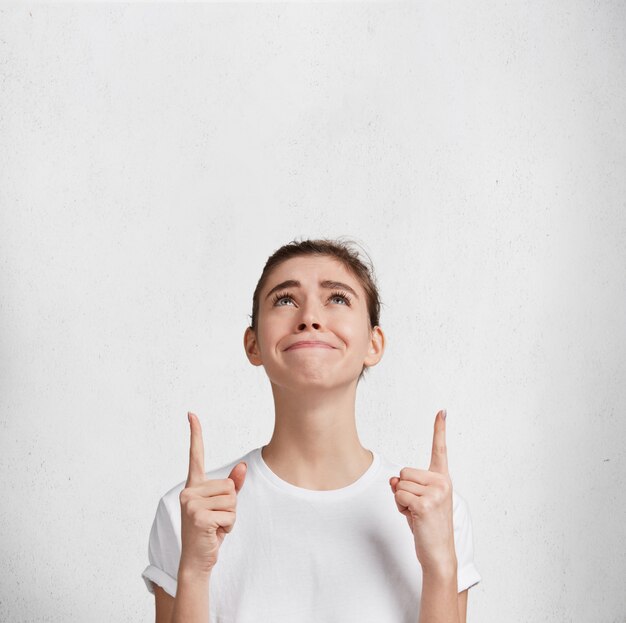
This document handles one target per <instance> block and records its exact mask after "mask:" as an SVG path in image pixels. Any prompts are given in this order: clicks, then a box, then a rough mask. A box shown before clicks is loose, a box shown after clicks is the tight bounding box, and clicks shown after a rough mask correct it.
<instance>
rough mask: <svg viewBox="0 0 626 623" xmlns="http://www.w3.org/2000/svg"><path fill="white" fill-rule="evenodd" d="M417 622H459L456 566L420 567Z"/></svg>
mask: <svg viewBox="0 0 626 623" xmlns="http://www.w3.org/2000/svg"><path fill="white" fill-rule="evenodd" d="M419 623H460V622H459V597H458V593H457V574H456V567H455V568H454V569H452V568H450V569H447V570H443V569H442V570H437V571H426V570H424V569H422V598H421V605H420V616H419Z"/></svg>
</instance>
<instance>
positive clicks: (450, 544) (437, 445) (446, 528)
mask: <svg viewBox="0 0 626 623" xmlns="http://www.w3.org/2000/svg"><path fill="white" fill-rule="evenodd" d="M444 413H445V411H439V412H438V413H437V415H436V416H435V431H434V434H433V448H432V454H431V460H430V467H429V468H428V470H424V469H414V468H412V467H404V468H403V469H402V470H401V471H400V478H398V477H396V476H394V477H393V478H391V479H390V480H389V484H390V485H391V490H392V491H393V493H394V495H395V501H396V506H397V507H398V510H399V511H400V512H401V513H402V514H403V515H404V516H405V517H406V519H407V522H408V524H409V528H411V532H412V533H413V538H414V539H415V553H416V554H417V558H418V560H419V562H420V564H421V565H422V570H428V571H433V572H440V571H448V570H450V569H452V570H454V571H456V567H457V559H456V551H455V548H454V526H453V523H452V481H451V480H450V475H449V474H448V454H447V449H446V421H445V418H444V417H443V416H444Z"/></svg>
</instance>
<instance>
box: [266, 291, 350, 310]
mask: <svg viewBox="0 0 626 623" xmlns="http://www.w3.org/2000/svg"><path fill="white" fill-rule="evenodd" d="M335 299H339V300H340V301H342V302H343V304H344V305H346V306H347V307H350V304H351V303H350V297H349V296H348V295H347V294H341V293H339V292H336V293H335V294H331V295H330V296H329V297H328V300H329V301H333V300H335ZM282 301H292V302H294V299H293V297H292V296H291V294H277V295H276V296H275V297H274V306H275V307H286V305H283V304H282Z"/></svg>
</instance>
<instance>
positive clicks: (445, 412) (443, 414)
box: [441, 409, 448, 420]
mask: <svg viewBox="0 0 626 623" xmlns="http://www.w3.org/2000/svg"><path fill="white" fill-rule="evenodd" d="M446 415H448V412H447V410H446V409H444V410H443V413H442V414H441V417H443V419H444V420H445V419H446Z"/></svg>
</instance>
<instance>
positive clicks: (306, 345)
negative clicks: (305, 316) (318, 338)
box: [287, 342, 333, 350]
mask: <svg viewBox="0 0 626 623" xmlns="http://www.w3.org/2000/svg"><path fill="white" fill-rule="evenodd" d="M296 348H331V349H332V348H333V347H332V346H331V345H330V344H325V343H324V342H300V343H298V344H294V345H293V346H290V347H289V348H288V349H287V350H296Z"/></svg>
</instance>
